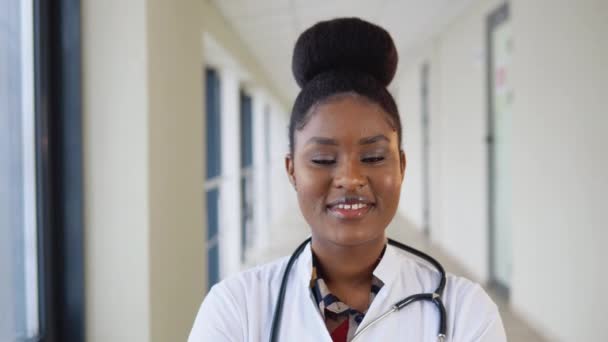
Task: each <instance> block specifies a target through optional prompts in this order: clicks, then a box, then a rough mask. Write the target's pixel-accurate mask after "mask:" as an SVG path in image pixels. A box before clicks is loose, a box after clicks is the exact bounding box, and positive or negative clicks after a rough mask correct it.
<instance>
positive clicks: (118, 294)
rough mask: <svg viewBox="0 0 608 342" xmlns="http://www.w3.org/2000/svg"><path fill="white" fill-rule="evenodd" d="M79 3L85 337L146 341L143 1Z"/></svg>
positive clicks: (147, 283)
mask: <svg viewBox="0 0 608 342" xmlns="http://www.w3.org/2000/svg"><path fill="white" fill-rule="evenodd" d="M82 6H83V8H82V17H83V18H82V22H83V26H82V35H83V39H82V49H83V51H82V53H83V97H84V99H83V125H84V127H83V131H84V134H83V139H84V149H83V151H84V187H85V189H84V192H85V194H84V199H85V258H86V260H85V286H86V335H87V341H148V340H149V339H150V321H149V314H150V301H149V298H150V289H149V273H150V271H149V269H150V262H149V253H150V252H149V239H150V235H149V222H150V217H149V210H150V209H149V187H148V184H149V182H148V179H149V172H148V159H149V153H148V151H149V146H148V136H149V130H148V122H149V118H148V93H147V91H148V84H147V46H146V40H147V32H146V24H145V23H146V4H145V2H144V1H143V0H141V1H129V2H124V1H117V0H114V1H103V2H101V1H84V2H83V3H82Z"/></svg>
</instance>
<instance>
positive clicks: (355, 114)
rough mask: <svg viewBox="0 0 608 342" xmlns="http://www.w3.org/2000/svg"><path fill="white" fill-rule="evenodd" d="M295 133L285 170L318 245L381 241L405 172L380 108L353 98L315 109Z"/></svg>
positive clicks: (396, 140)
mask: <svg viewBox="0 0 608 342" xmlns="http://www.w3.org/2000/svg"><path fill="white" fill-rule="evenodd" d="M310 115H311V117H310V119H309V121H308V122H307V123H306V125H305V126H304V128H302V129H301V130H296V132H295V133H294V134H295V136H294V138H295V140H294V142H295V144H294V145H295V146H294V151H293V155H288V156H287V158H286V168H287V172H288V175H289V178H290V181H291V183H292V184H293V185H294V187H295V189H296V192H297V196H298V202H299V205H300V210H301V211H302V214H303V216H304V218H305V219H306V221H307V222H308V224H309V226H310V227H311V229H312V236H313V239H314V240H315V241H316V242H318V243H322V244H324V243H331V244H334V245H340V246H357V245H362V244H365V243H369V242H372V241H377V240H378V239H384V231H385V229H386V227H387V225H388V224H389V223H390V221H391V220H392V219H393V216H394V215H395V212H396V210H397V205H398V203H399V195H400V190H401V183H402V181H403V176H404V170H405V155H404V154H403V152H401V151H400V148H399V143H398V141H399V139H398V136H397V131H396V130H395V129H394V128H393V127H392V126H391V124H390V121H389V120H390V119H389V116H388V114H386V113H385V112H384V111H383V110H382V108H381V107H380V106H378V105H377V104H374V103H372V102H370V101H367V100H366V99H364V98H360V97H356V96H348V97H341V98H338V99H335V100H332V101H330V102H327V103H325V104H322V105H319V106H318V107H317V108H316V110H315V111H314V112H313V113H312V114H310Z"/></svg>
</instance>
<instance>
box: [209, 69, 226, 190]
mask: <svg viewBox="0 0 608 342" xmlns="http://www.w3.org/2000/svg"><path fill="white" fill-rule="evenodd" d="M205 82H206V83H205V85H206V108H205V109H206V112H207V123H206V134H207V179H212V178H215V177H218V176H219V175H220V173H221V172H222V163H221V161H222V159H221V154H222V146H221V142H222V139H221V135H220V132H221V129H220V127H221V120H220V117H221V116H220V110H221V108H220V78H219V75H218V73H217V72H216V71H215V70H213V69H206V70H205Z"/></svg>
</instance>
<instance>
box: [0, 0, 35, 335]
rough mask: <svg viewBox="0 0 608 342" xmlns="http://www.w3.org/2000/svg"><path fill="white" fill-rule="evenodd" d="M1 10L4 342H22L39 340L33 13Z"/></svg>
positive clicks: (0, 4)
mask: <svg viewBox="0 0 608 342" xmlns="http://www.w3.org/2000/svg"><path fill="white" fill-rule="evenodd" d="M0 8H2V11H0V28H1V29H0V75H2V77H0V279H1V281H0V341H22V340H26V339H35V338H36V337H37V336H38V272H37V269H38V266H37V246H36V245H37V239H36V234H37V231H36V198H35V184H36V183H35V149H34V146H35V145H34V142H35V135H34V132H35V127H34V110H33V108H34V106H33V89H34V88H33V35H32V34H33V22H32V16H33V10H32V1H31V0H30V1H18V0H0Z"/></svg>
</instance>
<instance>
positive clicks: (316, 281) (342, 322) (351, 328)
mask: <svg viewBox="0 0 608 342" xmlns="http://www.w3.org/2000/svg"><path fill="white" fill-rule="evenodd" d="M385 250H386V245H385V246H384V249H383V250H382V253H381V254H380V257H378V261H380V259H382V256H383V255H384V251H385ZM382 286H384V283H383V282H382V280H380V279H378V278H377V277H376V276H373V278H372V286H371V289H370V294H369V303H370V304H371V302H372V301H373V300H374V298H375V297H376V295H377V294H378V292H380V289H381V288H382ZM310 290H311V291H312V295H313V298H314V299H315V301H316V302H317V303H318V305H319V310H320V312H321V314H322V316H323V319H324V320H325V326H327V330H328V331H329V334H330V335H331V339H332V341H334V342H346V341H350V340H351V339H352V338H353V336H354V334H355V331H357V327H358V326H359V324H360V323H361V321H363V317H365V313H364V312H360V311H358V310H356V309H353V308H350V307H349V306H348V305H346V304H345V303H343V302H342V301H340V299H339V298H338V297H336V296H334V295H333V294H331V292H330V291H329V288H328V287H327V285H326V284H325V281H324V280H323V278H322V277H321V275H320V274H319V268H318V260H317V258H316V256H315V254H314V253H312V276H311V279H310Z"/></svg>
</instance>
